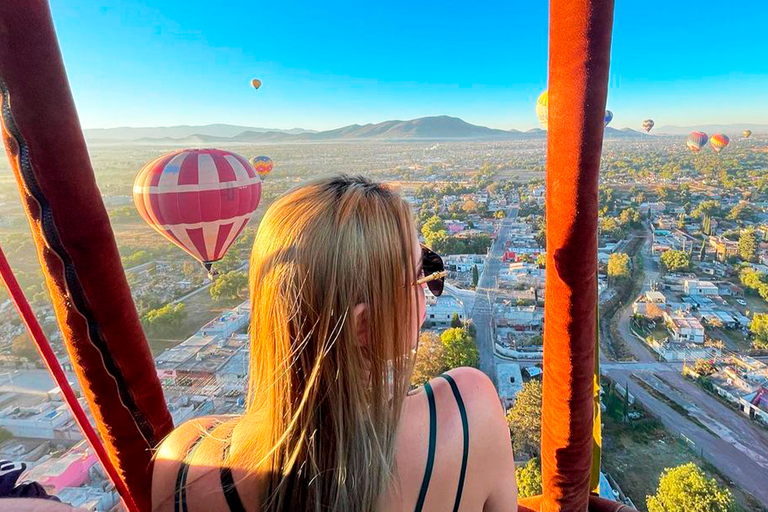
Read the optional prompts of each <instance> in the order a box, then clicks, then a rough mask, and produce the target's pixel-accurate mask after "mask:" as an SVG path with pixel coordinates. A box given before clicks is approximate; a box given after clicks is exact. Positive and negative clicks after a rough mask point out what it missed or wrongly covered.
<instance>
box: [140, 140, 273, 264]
mask: <svg viewBox="0 0 768 512" xmlns="http://www.w3.org/2000/svg"><path fill="white" fill-rule="evenodd" d="M260 199H261V180H260V179H259V177H258V176H257V175H256V171H254V170H253V167H251V165H250V164H249V163H248V161H247V160H246V159H245V158H243V157H242V156H240V155H237V154H235V153H231V152H229V151H222V150H218V149H184V150H181V151H176V152H174V153H169V154H167V155H163V156H161V157H159V158H156V159H154V160H152V161H151V162H149V163H148V164H147V165H145V166H144V168H143V169H141V170H140V171H139V173H138V174H137V175H136V180H135V181H134V183H133V202H134V204H135V205H136V209H137V210H138V212H139V215H141V218H142V219H144V221H146V223H147V224H149V225H150V226H151V227H152V228H153V229H154V230H155V231H157V232H158V233H160V234H161V235H163V236H164V237H165V238H167V239H168V240H170V241H171V242H173V243H174V244H176V245H178V246H179V247H181V248H182V249H184V250H185V251H186V252H187V253H189V254H190V255H191V256H192V257H193V258H195V259H196V260H198V261H200V262H201V263H203V264H210V263H211V262H214V261H217V260H220V259H221V258H223V257H224V254H225V253H226V252H227V249H229V246H230V245H232V242H234V241H235V239H236V238H237V236H238V235H239V234H240V232H242V231H243V229H244V228H245V226H246V224H248V221H249V220H251V216H252V215H253V212H254V211H255V210H256V207H257V206H258V205H259V200H260Z"/></svg>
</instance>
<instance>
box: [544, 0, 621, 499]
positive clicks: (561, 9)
mask: <svg viewBox="0 0 768 512" xmlns="http://www.w3.org/2000/svg"><path fill="white" fill-rule="evenodd" d="M612 23H613V0H551V2H550V28H549V34H550V47H549V87H548V91H549V92H548V95H549V136H548V143H547V202H546V212H547V282H546V297H547V300H546V301H545V311H544V318H545V320H544V385H543V407H542V439H541V453H542V488H543V496H542V498H541V502H540V510H545V511H560V510H563V511H583V510H586V509H587V504H588V501H589V492H590V470H591V467H592V451H593V432H592V426H593V412H594V405H593V392H594V370H595V359H596V354H595V345H596V343H595V341H596V335H597V333H596V320H597V315H596V313H597V184H598V173H599V166H600V153H601V149H602V141H603V116H604V113H605V101H606V94H607V87H608V67H609V59H610V47H611V29H612Z"/></svg>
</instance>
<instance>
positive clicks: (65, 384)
mask: <svg viewBox="0 0 768 512" xmlns="http://www.w3.org/2000/svg"><path fill="white" fill-rule="evenodd" d="M0 280H2V282H3V284H4V285H5V288H6V290H8V294H9V296H10V299H11V301H12V302H13V304H14V306H15V307H16V311H17V312H18V313H19V316H20V317H21V319H22V321H23V322H24V325H25V326H26V328H27V333H28V334H29V335H30V337H31V338H32V340H33V341H34V343H35V346H36V347H37V351H38V352H39V353H40V356H41V358H42V359H43V362H44V363H45V365H46V367H47V368H48V373H49V374H50V375H51V377H52V378H53V380H54V382H55V383H56V385H57V386H58V387H59V389H60V390H61V393H62V395H63V396H64V401H65V403H66V404H67V406H68V407H69V410H70V413H71V414H72V417H73V418H74V420H75V422H76V423H77V425H78V427H80V431H81V432H82V433H83V436H84V437H85V440H86V441H87V442H88V444H89V446H90V447H91V449H92V450H93V452H94V453H95V455H96V457H97V459H98V460H99V462H100V463H101V465H102V467H103V468H104V471H105V472H106V473H107V477H108V478H109V479H110V481H111V482H112V484H113V485H114V486H115V489H116V490H117V492H118V494H119V495H120V497H121V498H122V500H123V504H124V505H125V508H126V509H127V510H128V511H129V512H139V508H138V507H137V505H136V503H135V502H134V501H133V497H132V496H131V494H130V492H129V491H128V487H127V486H126V485H125V482H124V481H123V480H122V478H120V475H119V473H118V471H117V468H115V466H114V464H112V461H111V460H110V458H109V455H108V454H107V450H106V449H105V448H104V445H103V444H102V442H101V440H100V439H99V436H98V434H97V433H96V430H95V429H94V428H93V425H91V422H90V420H89V419H88V416H87V415H86V413H85V410H84V409H83V407H82V406H81V405H80V402H79V401H78V400H77V397H76V396H75V392H74V390H73V389H72V386H70V384H69V380H68V379H67V377H66V374H65V373H64V369H63V368H62V367H61V363H59V360H58V359H57V358H56V354H54V352H53V349H52V348H51V344H50V342H49V341H48V338H46V336H45V334H44V333H43V330H42V328H41V327H40V323H39V322H38V321H37V318H36V317H35V314H34V312H33V311H32V307H31V306H30V305H29V302H28V301H27V298H26V296H25V295H24V292H23V291H22V290H21V287H20V286H19V282H18V281H17V280H16V276H15V275H14V273H13V270H12V269H11V267H10V264H9V263H8V260H7V259H6V257H5V253H4V252H3V249H2V246H0Z"/></svg>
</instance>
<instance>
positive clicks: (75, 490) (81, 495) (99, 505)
mask: <svg viewBox="0 0 768 512" xmlns="http://www.w3.org/2000/svg"><path fill="white" fill-rule="evenodd" d="M57 495H58V497H59V499H61V501H63V502H64V503H69V504H70V505H72V506H73V507H77V508H78V509H80V508H82V509H85V510H90V511H92V512H110V511H112V510H113V509H114V507H115V506H116V505H117V504H118V502H119V501H120V497H119V496H118V494H117V491H115V490H113V489H112V488H111V486H110V487H109V488H108V489H103V488H102V487H93V486H89V487H65V488H64V489H61V490H60V491H59V492H58V493H57Z"/></svg>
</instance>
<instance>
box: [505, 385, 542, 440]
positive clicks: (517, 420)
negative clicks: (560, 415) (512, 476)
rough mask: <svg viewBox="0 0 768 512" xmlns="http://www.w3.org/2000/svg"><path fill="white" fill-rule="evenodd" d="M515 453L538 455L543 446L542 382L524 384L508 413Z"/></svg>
mask: <svg viewBox="0 0 768 512" xmlns="http://www.w3.org/2000/svg"><path fill="white" fill-rule="evenodd" d="M507 424H508V425H509V428H510V430H511V432H512V443H513V445H514V447H515V451H518V452H526V453H530V454H532V455H538V454H539V450H540V444H541V381H538V380H529V381H528V382H526V383H525V384H523V389H521V390H520V391H519V392H518V393H517V396H515V403H514V405H512V407H510V409H509V411H507Z"/></svg>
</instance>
